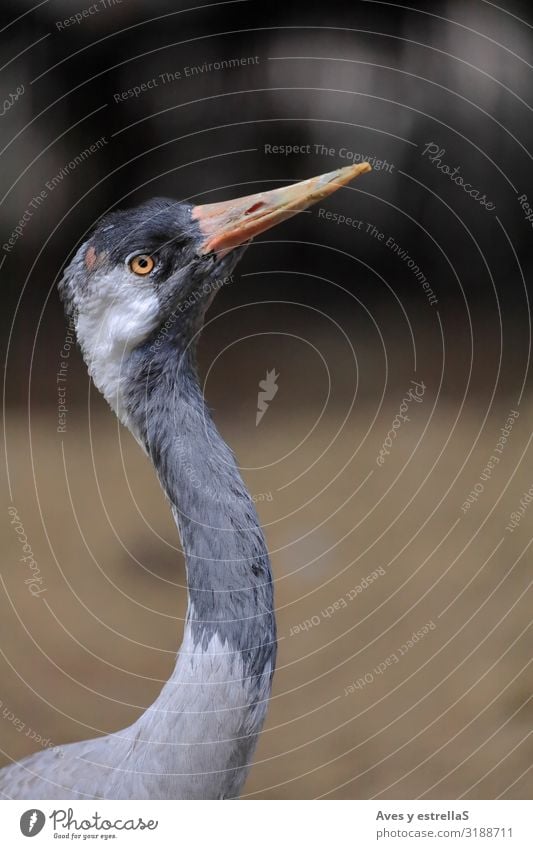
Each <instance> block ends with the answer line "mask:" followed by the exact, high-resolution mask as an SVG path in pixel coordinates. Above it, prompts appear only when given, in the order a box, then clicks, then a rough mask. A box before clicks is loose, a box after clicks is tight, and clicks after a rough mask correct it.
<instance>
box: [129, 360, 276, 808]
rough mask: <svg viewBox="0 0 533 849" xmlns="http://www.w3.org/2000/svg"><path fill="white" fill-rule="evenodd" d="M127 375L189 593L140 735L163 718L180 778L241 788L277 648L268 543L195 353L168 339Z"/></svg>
mask: <svg viewBox="0 0 533 849" xmlns="http://www.w3.org/2000/svg"><path fill="white" fill-rule="evenodd" d="M178 350H179V349H178ZM130 375H131V378H130V384H131V394H130V397H129V402H128V407H129V409H130V411H131V415H132V418H133V420H134V421H135V427H136V430H137V433H138V435H140V437H141V439H142V440H143V442H144V444H145V446H146V448H147V451H148V454H149V456H150V457H151V459H152V461H153V463H154V466H155V468H156V470H157V473H158V476H159V479H160V481H161V485H162V487H163V489H164V491H165V493H166V495H167V497H168V499H169V501H170V503H171V509H172V512H173V514H174V517H175V519H176V522H177V525H178V529H179V533H180V537H181V541H182V545H183V550H184V554H185V559H186V567H187V582H188V595H189V604H188V611H187V620H186V625H185V633H184V640H183V644H182V646H181V649H180V652H179V654H178V659H177V662H176V667H175V669H174V673H173V675H172V676H171V678H170V680H169V681H168V683H167V684H166V685H165V687H164V688H163V691H162V692H161V694H160V696H159V698H158V699H157V700H156V702H155V703H154V705H152V707H151V708H150V709H149V710H148V711H147V712H146V714H144V716H143V717H142V718H141V720H140V725H141V726H142V733H143V735H146V732H147V727H148V726H149V732H150V736H151V738H152V739H154V727H156V728H157V731H156V732H155V733H156V736H157V738H158V739H159V738H162V740H161V742H165V743H167V744H168V745H170V746H176V744H177V749H176V750H175V752H174V754H175V757H176V763H173V764H172V765H171V766H172V767H175V766H176V764H178V765H179V764H180V763H182V762H183V759H184V758H185V762H186V763H187V770H186V772H187V775H188V776H189V779H190V782H189V779H184V778H183V775H182V774H181V773H180V775H181V778H180V781H181V782H182V783H183V782H184V781H185V784H186V786H187V787H188V786H189V783H190V788H191V789H190V792H191V798H194V797H195V793H196V794H199V795H200V796H203V797H205V798H220V797H224V796H227V795H229V796H234V795H238V792H239V790H240V787H241V785H242V783H243V781H244V778H245V776H246V772H247V767H248V764H249V761H250V759H251V756H252V754H253V749H254V746H255V743H256V740H257V735H258V733H259V732H260V730H261V727H262V724H263V722H264V717H265V712H266V706H267V701H268V698H269V696H270V689H271V681H272V674H273V671H274V664H275V656H276V628H275V619H274V606H273V591H272V574H271V569H270V562H269V557H268V552H267V550H266V545H265V541H264V537H263V533H262V531H261V528H260V526H259V521H258V517H257V513H256V510H255V506H254V503H253V501H252V499H251V497H250V495H249V493H248V492H247V490H246V488H245V486H244V483H243V481H242V478H241V476H240V474H239V471H238V468H237V465H236V462H235V458H234V456H233V454H232V452H231V451H230V449H229V448H228V446H227V445H226V443H225V442H224V441H223V439H222V437H221V436H220V434H219V433H218V431H217V429H216V427H215V425H214V423H213V421H212V419H211V417H210V414H209V412H208V410H207V409H206V406H205V402H204V399H203V396H202V393H201V390H200V388H199V385H198V380H197V377H196V370H195V365H194V360H193V355H192V353H191V354H188V353H185V354H182V355H179V354H178V353H177V349H176V348H175V347H174V345H173V346H172V347H171V346H170V344H169V345H168V346H165V350H160V351H158V353H157V354H156V355H154V354H150V356H146V354H143V353H142V352H140V353H139V355H138V357H137V361H136V362H135V363H132V371H131V372H130ZM133 375H134V377H133ZM133 381H135V384H136V385H135V384H134V383H133ZM134 399H135V400H134ZM140 399H142V400H140ZM143 720H145V722H144V723H143ZM156 748H157V747H156ZM154 754H155V753H154V747H153V746H152V755H154ZM167 754H168V751H167ZM160 761H161V753H159V763H160ZM206 768H207V771H208V772H209V775H210V779H209V780H208V781H207V780H206V778H205V775H206ZM200 775H201V776H202V777H200V778H198V776H200ZM181 797H183V798H187V792H185V793H182V794H181ZM197 797H198V796H197ZM154 798H157V796H155V797H154Z"/></svg>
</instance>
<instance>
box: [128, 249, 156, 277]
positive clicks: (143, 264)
mask: <svg viewBox="0 0 533 849" xmlns="http://www.w3.org/2000/svg"><path fill="white" fill-rule="evenodd" d="M128 265H129V267H130V271H133V273H134V274H150V272H151V271H152V269H153V267H154V265H155V260H154V259H153V257H151V256H149V254H137V256H134V257H133V258H132V259H130V261H129V263H128Z"/></svg>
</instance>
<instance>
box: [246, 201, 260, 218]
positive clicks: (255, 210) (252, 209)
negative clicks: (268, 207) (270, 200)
mask: <svg viewBox="0 0 533 849" xmlns="http://www.w3.org/2000/svg"><path fill="white" fill-rule="evenodd" d="M264 205H265V204H264V203H263V201H261V200H260V201H258V202H257V203H254V204H253V206H251V207H250V208H249V209H247V210H246V212H245V213H244V214H245V215H251V214H252V212H257V210H258V209H261V207H263V206H264Z"/></svg>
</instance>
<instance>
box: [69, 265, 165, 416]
mask: <svg viewBox="0 0 533 849" xmlns="http://www.w3.org/2000/svg"><path fill="white" fill-rule="evenodd" d="M89 287H90V288H89V291H88V292H87V295H86V296H85V298H84V303H83V309H82V310H80V313H79V315H78V318H77V323H76V332H77V336H78V341H79V343H80V347H81V349H82V352H83V356H84V358H85V362H86V363H87V368H88V371H89V374H90V375H91V377H92V379H93V381H94V383H95V385H96V387H97V388H98V389H99V390H100V392H101V393H102V395H103V396H104V398H105V399H106V401H107V402H108V403H109V404H110V406H111V407H112V409H113V410H114V411H115V413H116V414H117V416H118V417H119V419H120V420H121V421H122V423H123V424H125V425H127V426H130V424H131V423H130V422H129V421H128V414H127V411H126V409H125V407H124V403H123V393H122V391H121V387H122V385H123V381H124V368H125V363H126V360H127V357H128V354H129V353H130V351H132V349H133V348H135V347H136V346H137V345H139V344H140V343H141V342H143V341H144V340H145V339H146V338H147V337H148V336H149V335H150V334H151V333H152V332H153V331H154V330H155V328H156V327H157V326H158V324H159V320H160V315H159V302H158V299H157V296H156V294H155V292H154V291H153V289H152V288H151V285H150V282H149V281H148V280H143V281H141V280H137V279H136V278H135V275H133V274H132V273H131V272H130V271H128V270H127V269H124V270H122V271H121V270H120V269H114V270H113V271H112V272H110V273H108V274H97V275H94V276H93V278H92V280H91V282H90V284H89Z"/></svg>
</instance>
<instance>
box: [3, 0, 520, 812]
mask: <svg viewBox="0 0 533 849" xmlns="http://www.w3.org/2000/svg"><path fill="white" fill-rule="evenodd" d="M89 5H90V4H86V6H85V7H84V5H83V4H76V6H74V5H73V4H71V3H66V2H50V3H44V4H41V5H38V6H37V5H35V6H34V8H32V4H25V3H22V2H19V3H6V4H4V15H5V20H4V24H3V26H4V30H3V32H2V35H3V36H4V39H3V42H2V46H1V48H0V49H1V51H2V56H1V58H2V65H4V68H3V70H2V91H3V93H4V99H5V100H6V101H7V102H8V103H9V104H10V105H9V106H7V107H6V103H4V107H3V108H4V114H3V115H2V116H1V118H0V127H1V128H2V131H3V132H2V147H3V148H4V149H3V150H2V152H1V154H0V155H1V157H2V166H3V167H2V168H1V169H0V179H1V181H2V183H3V184H4V185H3V191H2V196H3V199H2V206H1V208H0V216H1V220H2V233H3V236H2V243H3V247H2V250H1V256H0V262H1V263H2V265H1V268H2V280H3V284H4V303H5V309H4V311H3V316H4V320H3V334H2V340H3V346H4V348H3V350H4V356H5V364H6V368H5V384H4V397H5V417H4V424H5V453H4V457H5V460H6V472H7V474H6V478H5V486H4V491H5V492H6V496H7V498H6V508H5V511H4V521H3V522H2V523H0V533H1V535H2V541H3V543H4V545H3V548H4V558H3V564H2V568H1V573H0V574H1V580H2V587H1V589H2V593H1V596H0V597H1V600H2V601H1V604H2V612H1V615H0V651H1V655H0V667H1V670H0V682H1V684H0V701H1V704H0V751H1V755H2V763H8V762H9V761H10V760H11V759H13V758H19V757H21V756H23V755H25V754H28V753H29V752H31V751H36V750H38V749H39V747H43V746H46V745H49V744H50V745H51V744H54V745H55V744H60V743H63V742H68V741H71V740H76V739H81V738H84V737H89V736H94V735H96V734H100V733H108V732H110V731H113V730H116V729H118V728H120V727H123V726H125V725H126V724H128V723H130V722H132V721H133V720H134V719H135V718H136V717H137V716H138V714H139V712H140V711H142V710H143V709H144V708H146V707H147V706H148V705H149V704H150V703H151V702H152V701H153V699H154V698H155V697H156V695H157V693H158V692H159V689H160V687H161V684H162V682H163V681H164V680H166V678H167V677H168V675H169V672H170V670H171V668H172V665H173V662H174V657H175V651H176V648H177V646H178V644H179V640H180V635H181V630H182V625H183V622H182V620H183V616H184V613H185V603H186V594H185V588H184V571H183V560H182V556H181V553H180V544H179V539H178V536H177V532H176V529H175V527H174V525H173V522H172V518H171V516H170V514H169V512H168V509H167V506H166V504H165V502H164V499H163V496H162V494H161V492H160V490H159V487H158V484H157V482H156V480H155V476H154V474H153V471H152V469H151V467H150V465H149V463H148V461H147V460H146V459H145V458H144V457H143V455H142V453H141V452H140V450H139V449H138V447H137V445H136V444H135V443H134V440H133V439H132V438H131V437H130V436H129V434H128V433H127V432H126V431H124V430H123V429H121V428H120V427H119V426H118V424H117V422H116V420H115V419H114V417H113V415H112V413H111V412H110V411H109V410H108V408H107V406H106V405H105V403H104V402H103V401H102V400H101V399H100V398H99V397H98V395H97V393H96V392H95V390H94V389H93V388H92V387H90V384H89V380H88V377H87V374H86V371H85V367H84V365H83V363H82V362H81V358H80V356H79V354H78V353H77V352H76V351H75V350H74V348H72V349H71V350H70V352H69V354H70V356H69V358H68V363H69V364H68V379H67V406H68V412H67V414H66V424H65V432H58V396H57V383H56V375H57V372H58V369H59V363H60V361H61V358H62V357H61V351H62V349H63V346H64V344H65V339H66V337H67V328H66V325H65V322H64V320H63V316H62V312H61V307H60V305H59V303H58V299H57V295H56V292H55V286H56V283H57V279H58V275H59V274H60V273H61V269H62V267H63V266H64V264H65V261H66V260H67V259H68V257H69V256H70V255H71V253H72V252H73V250H75V248H76V246H77V244H79V242H80V241H82V240H83V239H84V238H85V234H86V232H87V230H88V228H90V227H91V226H92V224H93V223H94V221H95V220H97V219H98V217H99V216H100V215H101V214H103V213H104V212H105V211H106V210H107V209H108V208H110V207H113V206H125V205H132V204H134V203H137V202H139V201H141V200H143V199H145V198H147V197H150V196H153V195H158V194H159V195H169V196H173V197H177V198H191V197H194V198H197V199H198V200H200V199H201V200H202V201H206V200H218V199H222V198H223V197H229V196H231V195H232V194H234V195H238V194H244V193H245V192H248V191H250V192H251V191H259V190H260V189H261V188H272V187H273V186H274V185H276V184H284V183H285V182H288V181H291V180H296V179H302V178H304V177H306V176H311V175H313V174H318V173H321V172H324V171H329V170H333V169H334V168H337V167H340V166H342V165H346V164H349V160H348V159H347V158H346V153H341V151H352V152H355V153H357V154H364V155H366V156H370V157H375V159H376V160H378V161H379V160H381V161H383V160H386V162H387V163H388V165H389V166H391V167H390V168H385V167H382V168H380V167H379V165H378V168H377V169H375V170H374V171H373V172H372V174H370V175H368V176H366V177H364V178H361V180H360V181H357V183H355V184H354V185H353V187H351V188H349V189H343V190H342V191H340V192H338V193H337V194H336V195H334V196H333V197H332V198H330V199H328V202H327V204H325V205H324V206H325V207H327V209H328V210H329V211H331V212H333V213H336V214H337V215H344V216H350V217H354V218H357V219H358V220H360V221H361V222H362V225H361V227H360V228H354V227H352V226H348V225H347V224H344V223H340V224H338V223H334V221H332V220H331V219H330V220H329V221H328V220H327V219H325V218H324V217H321V216H320V215H319V211H318V210H313V211H311V212H309V213H308V214H306V215H302V216H299V217H298V218H297V219H293V220H291V221H290V222H287V223H286V224H284V225H283V226H282V227H281V228H280V229H278V230H276V231H272V232H271V233H269V234H267V236H265V237H263V238H261V239H259V240H258V241H257V243H256V244H254V245H253V246H252V247H251V248H250V250H249V251H248V252H247V254H246V256H245V258H244V260H243V261H242V263H241V265H240V266H239V268H238V269H237V273H236V275H235V282H234V283H233V284H232V285H229V286H226V287H225V288H224V289H223V290H222V291H221V292H220V294H219V295H218V296H217V300H216V302H215V305H214V307H213V308H212V310H211V312H210V315H209V318H210V321H209V323H208V326H207V327H206V330H205V332H204V337H203V341H202V348H201V360H202V374H203V375H204V376H205V391H206V395H207V398H208V400H209V403H210V405H211V407H212V409H213V411H214V416H215V419H216V421H217V423H218V425H219V427H220V430H221V432H222V434H223V436H224V437H225V438H226V439H227V441H228V442H229V443H230V444H231V446H232V448H233V449H234V450H235V453H236V455H237V457H238V458H239V461H240V463H241V467H242V470H243V475H244V477H245V479H246V482H247V484H248V485H249V488H250V491H251V492H252V494H253V495H254V497H255V499H256V502H257V507H258V511H259V514H260V518H261V521H262V523H263V525H264V528H265V532H266V535H267V539H268V543H269V548H270V551H271V554H272V561H273V567H274V572H275V577H276V598H277V608H278V620H279V635H280V651H279V665H278V672H277V675H276V678H275V690H274V697H273V700H272V704H271V708H270V712H269V717H268V724H267V727H266V729H265V732H264V734H263V736H262V739H261V742H260V745H259V748H258V751H257V756H256V764H255V767H254V769H253V770H252V773H251V776H250V779H249V781H248V784H247V786H246V791H245V793H246V795H250V796H252V797H254V798H284V799H287V798H288V799H292V798H314V797H322V796H326V797H329V798H368V797H372V796H383V797H389V798H416V797H419V796H427V797H432V798H458V797H463V796H464V797H465V798H495V797H499V796H503V797H507V798H527V797H529V796H530V795H531V773H530V767H531V761H532V747H531V741H530V732H531V707H530V704H531V702H530V700H531V673H530V668H529V664H530V660H531V638H530V631H529V626H530V623H531V612H530V611H531V590H530V580H531V578H530V573H531V569H530V563H531V553H530V544H531V532H530V528H531V521H532V518H533V507H530V506H529V500H528V499H530V496H528V498H526V499H525V500H524V494H525V493H527V492H528V490H529V489H530V487H531V486H532V485H533V473H532V472H531V463H530V455H531V451H530V441H531V435H532V418H533V416H532V412H533V409H532V400H531V388H530V378H529V356H530V331H531V324H530V308H529V297H528V285H529V276H530V275H529V271H530V267H531V229H530V228H531V224H530V222H528V221H527V220H526V217H525V216H526V214H527V210H526V209H525V207H524V203H527V202H530V203H532V204H533V201H531V198H532V197H533V188H532V185H531V153H530V150H531V147H532V145H531V142H532V141H533V139H532V138H531V136H532V130H531V120H530V112H531V104H530V102H529V101H530V91H531V87H530V74H531V70H530V63H531V61H532V59H533V44H532V41H531V25H532V24H533V18H532V17H531V10H530V9H529V7H528V6H527V4H525V3H523V4H521V3H512V4H506V8H505V10H501V9H498V8H497V7H495V6H494V5H489V4H486V3H478V2H466V3H465V2H463V3H459V2H456V3H454V2H450V3H434V4H426V3H419V4H416V3H415V4H413V3H411V4H409V5H410V9H406V8H402V7H391V6H389V5H388V4H384V3H370V2H357V3H350V4H346V5H345V4H341V3H333V2H332V3H328V4H327V8H326V7H324V5H323V4H312V3H311V4H310V3H305V4H303V3H301V4H300V3H293V4H286V7H280V8H277V7H273V6H269V7H265V5H264V4H259V3H256V2H229V3H221V4H217V5H215V6H212V7H209V8H205V9H203V10H202V9H198V10H194V9H192V10H191V9H189V7H186V6H185V5H184V4H183V5H181V4H176V3H172V4H171V3H166V2H155V3H150V4H148V3H141V2H126V0H123V2H122V3H120V4H118V3H117V4H115V5H111V6H110V7H109V8H105V9H104V8H102V9H101V11H99V12H98V13H95V14H92V15H90V16H87V17H84V18H83V19H82V20H81V21H80V23H74V24H70V25H68V26H67V27H63V28H58V25H57V24H58V22H61V21H64V20H65V19H66V18H68V17H69V16H70V15H73V14H75V13H76V12H79V11H81V10H83V8H87V7H88V6H89ZM186 9H187V10H186ZM25 12H27V14H24V13H25ZM239 57H240V58H241V59H242V58H246V57H258V61H257V62H255V61H254V63H252V64H246V65H240V66H239V67H227V66H225V67H224V68H222V69H220V70H217V69H215V68H213V69H211V70H204V71H198V72H197V73H194V74H192V75H187V73H186V71H185V69H186V68H189V69H190V68H191V67H193V66H194V67H197V68H201V67H202V66H205V63H207V65H209V63H212V64H214V63H216V62H223V61H225V62H226V63H227V62H228V61H229V60H230V59H238V58H239ZM177 71H179V72H180V74H181V76H180V77H179V78H177V79H176V80H175V81H173V82H171V83H169V82H166V83H164V84H163V83H162V82H159V83H158V84H157V85H155V86H153V87H152V88H146V90H144V91H142V92H141V93H140V94H139V96H129V95H128V96H126V97H125V99H122V100H121V99H117V97H116V95H118V94H120V93H124V92H127V91H128V89H131V88H132V87H134V86H141V85H142V84H146V83H147V82H148V81H149V80H153V79H156V80H160V76H159V75H161V74H174V75H175V74H176V73H177ZM21 86H22V87H23V89H24V90H23V92H22V93H21V94H20V95H19V96H18V98H15V99H13V98H11V99H10V96H11V95H13V94H14V93H15V92H16V91H17V89H19V88H20V87H21ZM102 137H104V139H105V143H104V144H103V145H102V146H101V147H100V148H99V149H98V150H96V151H95V152H93V153H91V155H90V156H86V157H84V158H83V160H82V161H81V163H79V164H76V165H75V167H71V166H70V165H69V163H71V162H73V161H75V158H76V157H78V156H79V155H80V153H81V152H82V151H84V150H86V149H87V148H88V147H89V146H90V145H91V144H94V143H95V142H96V140H98V139H100V138H102ZM430 143H434V144H436V145H438V147H439V148H440V149H442V150H443V151H444V153H443V154H442V155H441V164H442V163H444V164H447V165H449V166H450V170H453V168H455V167H456V166H458V167H459V170H460V173H461V174H462V175H464V178H465V180H467V181H468V182H469V183H470V184H471V185H472V186H474V187H476V189H479V191H480V194H481V195H483V194H485V195H486V197H487V198H488V199H490V201H491V202H493V204H494V206H495V209H494V210H488V209H486V208H485V207H483V206H482V205H480V203H479V202H478V201H477V200H476V199H475V198H473V197H471V196H470V195H467V194H466V193H465V192H464V191H463V190H462V189H461V187H460V186H458V185H457V184H456V183H454V182H452V180H451V179H450V176H449V174H446V173H444V172H443V170H440V169H439V168H438V167H437V163H432V162H431V161H430V160H429V158H428V156H427V154H426V155H423V151H424V149H425V147H426V145H427V144H430ZM307 144H309V145H310V152H309V153H291V154H289V155H286V156H285V155H281V154H272V153H265V145H299V146H302V145H307ZM315 145H317V146H318V147H317V148H315ZM322 145H324V146H325V148H327V152H326V153H325V152H324V150H323V148H322V147H321V146H322ZM331 150H333V151H334V152H333V153H330V151H331ZM65 172H66V173H65ZM61 173H63V178H61V179H58V180H57V181H56V185H55V187H54V188H53V189H52V190H50V189H49V188H47V183H49V182H50V181H51V180H53V179H54V177H57V175H60V174H61ZM42 191H44V192H45V197H44V198H43V201H42V203H41V204H40V205H39V206H38V208H37V209H34V207H32V206H31V204H32V199H33V198H34V197H35V196H36V195H38V194H39V193H40V192H42ZM524 195H525V196H526V197H528V199H529V200H527V201H523V200H522V201H520V198H521V197H523V196H524ZM521 204H522V205H521ZM25 215H26V218H27V220H26V221H25V222H24V226H23V227H22V231H21V235H20V236H18V237H17V238H16V239H15V240H14V244H13V245H10V246H9V249H6V247H5V246H6V244H8V240H9V238H10V236H11V235H12V234H13V233H14V232H15V229H16V227H17V226H18V225H19V222H20V221H21V219H23V217H24V216H25ZM372 228H375V229H376V232H378V233H383V234H384V237H383V238H382V239H380V238H378V237H377V236H376V234H375V233H374V231H373V229H372ZM388 239H393V240H394V242H395V243H396V244H397V245H398V246H399V251H400V253H399V252H395V251H394V250H392V248H391V247H390V246H388V245H387V240H388ZM388 244H389V245H390V242H389V243H388ZM401 251H403V252H406V253H403V254H402V253H401ZM409 259H412V264H411V267H410V266H409ZM414 265H416V267H417V268H418V269H419V270H420V272H421V273H423V275H424V277H425V278H426V279H427V281H428V284H429V285H430V287H431V290H432V292H433V293H434V294H435V297H436V300H435V301H434V302H430V301H429V300H428V296H427V290H425V289H424V288H423V285H422V282H421V278H420V276H418V277H417V276H416V272H415V270H414V267H413V266H414ZM67 342H68V340H67ZM272 368H274V369H275V370H276V372H277V373H278V374H279V378H278V386H279V389H278V393H277V395H276V397H275V398H274V400H273V401H272V403H271V405H270V407H269V409H268V410H267V412H266V414H265V416H264V418H263V419H262V421H261V423H260V424H259V426H256V408H257V393H258V383H259V381H260V380H262V379H264V377H265V375H266V372H267V370H270V369H272ZM412 381H417V382H418V385H419V386H420V385H421V384H423V385H424V387H425V388H424V390H423V394H422V398H421V401H420V403H418V402H415V401H411V402H410V403H409V412H408V416H409V419H410V420H409V421H408V422H402V424H401V426H400V427H399V428H398V430H397V437H396V438H395V439H394V441H393V443H392V446H391V448H390V455H388V456H386V460H385V462H384V463H383V465H382V466H380V465H379V464H378V463H377V461H376V458H377V456H378V454H379V451H380V449H381V448H382V446H383V444H384V442H385V440H386V437H387V433H388V432H389V430H390V429H391V428H392V423H393V421H394V419H395V417H396V415H397V413H398V411H399V409H400V405H401V403H402V399H403V398H404V397H405V396H406V394H407V393H408V391H409V388H410V387H412V386H413V385H414V384H413V383H412ZM512 411H514V413H518V415H514V414H513V413H512ZM509 416H511V417H512V422H513V424H512V427H511V428H510V429H508V430H507V431H506V434H507V435H506V439H507V441H506V442H500V443H499V442H498V441H499V440H500V438H501V437H502V428H505V426H506V422H507V421H508V418H509ZM498 445H499V447H500V448H501V451H497V450H496V449H497V447H498ZM491 457H497V460H498V461H499V462H494V463H493V468H491V469H490V470H489V471H488V472H487V471H486V468H487V463H488V462H489V461H490V458H491ZM484 470H485V472H484ZM483 475H485V477H483ZM480 484H481V487H482V491H478V493H477V499H476V500H475V501H473V503H472V504H471V505H470V506H469V507H468V509H465V510H464V511H463V509H462V505H464V503H465V501H466V500H467V498H468V496H469V493H470V492H471V491H472V490H473V489H474V487H476V485H477V488H478V490H479V488H480ZM521 500H522V505H521ZM9 508H11V509H12V510H13V509H15V510H16V511H17V516H18V518H19V519H20V522H21V523H22V525H23V528H24V532H25V534H26V536H27V539H28V545H30V547H31V550H32V554H33V556H34V557H35V560H36V562H37V564H38V568H39V577H40V578H41V579H42V583H41V584H40V588H41V589H42V590H43V591H42V592H41V593H40V595H39V596H38V597H33V596H32V595H31V592H30V591H29V589H28V584H26V583H25V580H26V579H27V577H28V574H29V571H28V567H27V565H26V564H25V563H24V562H23V561H21V560H20V558H21V557H22V556H24V553H25V552H23V551H22V550H21V546H20V543H19V541H18V539H17V535H16V534H15V532H14V530H13V525H12V524H11V519H12V517H13V515H14V514H13V513H11V514H10V513H8V509H9ZM513 514H514V515H515V517H516V515H519V516H520V518H519V521H518V523H517V524H516V526H515V527H512V525H510V522H513V521H514V522H516V521H517V520H516V518H515V519H514V520H512V519H511V517H512V515H513ZM376 570H378V571H377V572H376ZM372 573H374V574H375V575H376V574H377V577H375V578H374V580H371V581H370V582H369V583H368V586H366V587H364V583H365V582H364V579H365V578H367V577H368V576H369V575H371V574H372ZM362 582H363V583H362ZM350 597H352V598H353V600H350ZM306 623H307V624H306ZM302 625H303V627H302ZM425 626H426V627H425ZM417 631H419V632H420V633H421V634H422V636H420V634H419V635H418V636H417V637H416V638H414V639H412V635H413V633H414V632H417ZM409 640H411V642H410V643H408V641H409Z"/></svg>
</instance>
